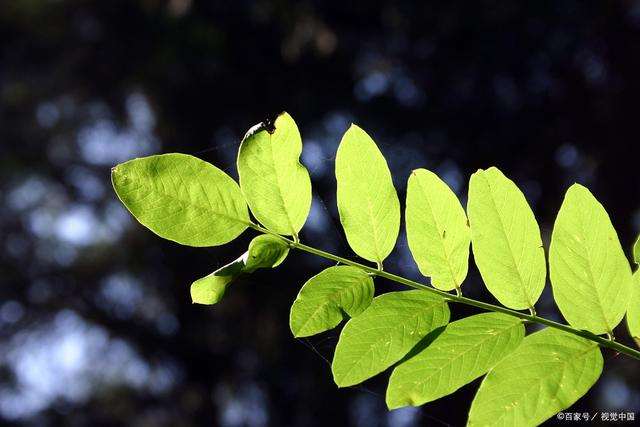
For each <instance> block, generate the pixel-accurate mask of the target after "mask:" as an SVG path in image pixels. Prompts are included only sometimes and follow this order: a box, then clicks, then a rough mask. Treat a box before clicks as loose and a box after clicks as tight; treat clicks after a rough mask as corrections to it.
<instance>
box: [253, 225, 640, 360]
mask: <svg viewBox="0 0 640 427" xmlns="http://www.w3.org/2000/svg"><path fill="white" fill-rule="evenodd" d="M251 228H253V229H254V230H256V231H259V232H261V233H266V234H271V235H273V236H276V237H279V238H281V239H283V240H284V241H286V242H288V243H289V246H290V247H292V248H295V249H298V250H301V251H304V252H308V253H310V254H313V255H317V256H319V257H322V258H326V259H330V260H332V261H336V262H338V263H341V264H344V265H351V266H353V267H358V268H361V269H362V270H364V271H366V272H368V273H369V274H371V275H375V276H379V277H384V278H385V279H387V280H391V281H393V282H396V283H400V284H402V285H405V286H408V287H410V288H414V289H421V290H424V291H427V292H431V293H434V294H437V295H440V296H441V297H442V298H444V299H446V300H448V301H450V302H455V303H459V304H466V305H471V306H473V307H477V308H481V309H483V310H487V311H494V312H497V313H504V314H508V315H510V316H514V317H518V318H520V319H523V320H527V321H529V322H532V323H539V324H541V325H545V326H549V327H551V328H555V329H559V330H561V331H564V332H567V333H570V334H573V335H577V336H579V337H583V338H586V339H588V340H591V341H594V342H596V343H598V344H599V345H600V346H602V347H606V348H610V349H611V350H614V351H616V352H618V353H622V354H626V355H627V356H629V357H632V358H634V359H637V360H640V351H638V350H635V349H633V348H631V347H627V346H626V345H624V344H621V343H619V342H617V341H615V340H609V339H607V338H604V337H601V336H599V335H595V334H593V333H591V332H588V331H583V330H579V329H574V328H572V327H571V326H569V325H565V324H563V323H558V322H554V321H553V320H549V319H545V318H544V317H540V316H537V315H534V314H526V313H521V312H519V311H515V310H511V309H509V308H506V307H501V306H498V305H493V304H489V303H486V302H482V301H478V300H474V299H471V298H467V297H463V296H462V295H453V294H450V293H448V292H445V291H441V290H439V289H436V288H432V287H430V286H427V285H425V284H423V283H419V282H415V281H413V280H409V279H407V278H404V277H401V276H397V275H395V274H392V273H389V272H387V271H384V270H378V269H377V268H375V267H370V266H368V265H364V264H360V263H359V262H356V261H351V260H350V259H347V258H343V257H340V256H338V255H334V254H332V253H329V252H325V251H323V250H321V249H316V248H314V247H311V246H307V245H305V244H303V243H300V242H294V241H293V240H291V239H287V238H286V237H283V236H281V235H279V234H275V233H273V232H271V231H269V230H267V229H265V228H262V227H260V226H259V225H256V224H252V225H251Z"/></svg>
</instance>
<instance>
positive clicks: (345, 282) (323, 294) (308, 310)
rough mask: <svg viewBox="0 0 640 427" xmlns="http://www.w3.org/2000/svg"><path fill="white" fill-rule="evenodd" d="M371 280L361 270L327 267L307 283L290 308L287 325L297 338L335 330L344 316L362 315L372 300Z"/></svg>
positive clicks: (345, 267)
mask: <svg viewBox="0 0 640 427" xmlns="http://www.w3.org/2000/svg"><path fill="white" fill-rule="evenodd" d="M373 291H374V288H373V279H372V278H371V276H370V275H369V274H367V272H365V271H364V270H362V269H359V268H356V267H350V266H336V267H329V268H327V269H326V270H324V271H322V272H320V273H319V274H317V275H315V276H313V277H312V278H311V279H309V280H308V281H307V282H306V283H305V284H304V286H303V287H302V289H300V293H299V294H298V297H297V298H296V300H295V301H294V303H293V305H292V306H291V315H290V317H289V325H290V327H291V332H293V335H294V336H296V337H306V336H310V335H315V334H318V333H320V332H323V331H327V330H329V329H333V328H335V327H336V326H337V325H338V324H339V323H340V322H341V321H342V320H343V319H344V318H345V317H346V316H349V317H355V316H357V315H359V314H360V313H362V311H364V309H366V308H367V307H368V306H369V304H371V300H372V299H373Z"/></svg>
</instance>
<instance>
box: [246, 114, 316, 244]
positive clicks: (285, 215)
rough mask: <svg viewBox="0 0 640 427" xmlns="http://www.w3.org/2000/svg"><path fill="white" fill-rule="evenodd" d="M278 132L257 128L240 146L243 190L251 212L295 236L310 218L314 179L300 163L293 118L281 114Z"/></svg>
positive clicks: (278, 230) (267, 224) (275, 229)
mask: <svg viewBox="0 0 640 427" xmlns="http://www.w3.org/2000/svg"><path fill="white" fill-rule="evenodd" d="M274 125H275V129H268V128H267V126H266V125H263V124H260V125H257V126H254V127H253V128H252V129H250V130H249V132H247V135H246V136H245V137H244V139H243V140H242V143H241V144H240V150H239V151H238V174H239V175H240V187H241V188H242V192H243V194H244V195H245V197H246V199H247V203H249V207H250V208H251V212H253V215H254V216H255V217H256V219H257V220H258V221H260V222H261V223H262V224H263V225H264V226H265V227H267V228H268V229H269V230H271V231H273V232H275V233H278V234H288V235H294V236H296V235H297V234H298V232H299V231H300V229H301V228H302V226H303V225H304V223H305V221H306V220H307V215H309V209H310V207H311V180H310V178H309V172H308V171H307V169H306V168H305V167H304V166H303V165H302V164H301V163H300V153H301V152H302V140H301V138H300V132H299V131H298V127H297V126H296V123H295V122H294V121H293V118H291V116H290V115H289V114H287V113H282V114H280V115H279V116H278V118H277V119H276V120H275V124H274Z"/></svg>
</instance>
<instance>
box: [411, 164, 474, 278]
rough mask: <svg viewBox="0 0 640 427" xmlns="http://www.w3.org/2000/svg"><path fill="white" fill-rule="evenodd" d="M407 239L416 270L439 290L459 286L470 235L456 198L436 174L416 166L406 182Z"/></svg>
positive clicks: (465, 261)
mask: <svg viewBox="0 0 640 427" xmlns="http://www.w3.org/2000/svg"><path fill="white" fill-rule="evenodd" d="M406 221H407V240H408V243H409V248H410V249H411V253H412V254H413V258H414V259H415V260H416V263H417V264H418V268H419V269H420V272H421V273H422V274H423V275H425V276H427V277H431V284H432V285H433V286H434V287H436V288H438V289H442V290H443V291H451V290H453V289H456V288H459V287H460V285H461V284H462V282H463V281H464V279H465V277H466V276H467V269H468V267H469V242H470V241H471V234H470V232H469V227H468V226H467V215H466V214H465V213H464V209H463V208H462V205H461V204H460V201H459V200H458V197H457V196H456V195H455V193H454V192H453V191H451V189H450V188H449V186H448V185H447V184H445V183H444V182H443V181H442V180H441V179H440V178H438V176H437V175H436V174H434V173H433V172H431V171H428V170H426V169H416V170H414V171H413V172H412V173H411V176H410V177H409V182H408V184H407V208H406Z"/></svg>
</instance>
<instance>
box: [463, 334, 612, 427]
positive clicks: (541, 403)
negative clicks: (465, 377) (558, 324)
mask: <svg viewBox="0 0 640 427" xmlns="http://www.w3.org/2000/svg"><path fill="white" fill-rule="evenodd" d="M601 373H602V354H601V353H600V349H599V348H598V345H597V344H596V343H594V342H593V341H589V340H587V339H584V338H581V337H578V336H575V335H572V334H568V333H566V332H562V331H559V330H557V329H551V328H546V329H543V330H541V331H539V332H535V333H533V334H531V335H529V336H527V337H526V338H525V339H524V340H523V341H522V344H520V346H519V347H518V348H516V349H515V351H513V352H512V353H511V354H509V355H507V356H506V357H505V358H504V359H502V360H501V361H500V363H498V364H497V365H496V366H495V367H494V368H492V369H491V371H489V373H488V374H487V376H486V377H485V378H484V380H483V381H482V384H481V385H480V388H479V389H478V392H477V394H476V397H475V399H474V400H473V403H472V404H471V410H470V412H469V423H468V425H469V426H486V425H504V426H507V425H509V426H520V425H527V426H528V425H538V424H540V423H542V422H543V421H544V420H546V419H548V418H550V417H552V416H553V415H555V414H556V413H558V412H559V411H562V410H564V409H567V408H569V407H570V406H571V405H573V404H574V403H575V402H576V401H577V400H578V399H579V398H580V397H582V396H583V395H584V394H585V393H586V392H587V391H589V389H590V388H591V386H593V384H595V382H596V381H597V380H598V378H599V377H600V374H601Z"/></svg>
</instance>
